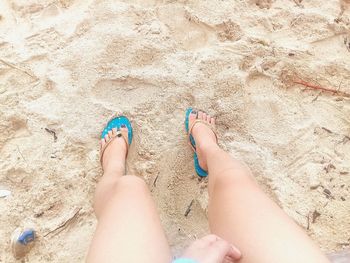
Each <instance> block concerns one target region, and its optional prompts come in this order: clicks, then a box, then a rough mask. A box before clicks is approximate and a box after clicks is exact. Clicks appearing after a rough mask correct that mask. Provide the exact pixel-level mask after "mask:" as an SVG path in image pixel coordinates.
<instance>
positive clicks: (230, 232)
mask: <svg viewBox="0 0 350 263" xmlns="http://www.w3.org/2000/svg"><path fill="white" fill-rule="evenodd" d="M195 118H196V115H195V114H191V115H190V123H191V122H192V121H194V119H195ZM198 118H200V119H204V120H206V121H208V122H209V123H212V122H214V120H213V119H212V118H210V117H209V116H207V115H206V114H205V113H202V112H199V113H198ZM192 135H193V137H194V139H195V141H196V149H197V154H198V158H199V163H200V165H201V167H202V168H204V169H206V170H208V171H209V172H208V173H209V187H208V188H209V225H210V230H211V232H212V233H213V234H216V235H218V236H220V237H221V238H223V239H225V240H227V241H229V242H231V243H233V244H235V245H236V246H237V247H238V248H239V249H240V250H241V252H242V255H243V257H242V259H241V261H240V262H242V263H275V262H276V263H277V262H283V263H328V262H329V261H328V260H327V258H326V257H325V256H324V255H323V254H322V252H321V251H320V249H319V248H317V246H316V245H315V244H314V243H313V242H312V241H311V239H310V238H309V237H308V236H307V235H306V233H304V231H303V230H302V229H301V228H300V227H299V226H298V225H297V224H296V223H295V222H294V221H293V220H292V219H291V218H289V217H288V216H287V215H286V214H285V213H284V212H283V211H282V210H281V209H280V208H279V207H278V206H277V205H276V204H275V203H274V202H273V201H272V200H271V199H270V198H269V197H268V196H267V195H266V194H265V193H264V192H263V191H262V190H261V189H260V188H259V186H258V185H257V183H256V182H255V180H254V178H253V176H252V174H251V172H250V170H249V168H248V167H247V166H246V165H244V164H243V163H241V162H239V161H236V160H234V159H233V158H232V157H231V156H230V155H229V154H228V153H226V152H225V151H223V150H222V149H220V148H219V146H218V145H217V144H216V140H215V136H214V134H213V132H212V131H211V130H210V129H209V128H208V127H207V126H206V125H204V124H201V123H198V124H196V125H195V126H194V128H193V130H192Z"/></svg>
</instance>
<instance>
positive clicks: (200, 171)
mask: <svg viewBox="0 0 350 263" xmlns="http://www.w3.org/2000/svg"><path fill="white" fill-rule="evenodd" d="M194 110H196V109H192V108H188V109H187V110H186V117H185V128H186V132H187V135H188V140H189V145H190V146H191V148H192V150H193V152H194V154H193V161H194V167H195V170H196V173H197V175H198V176H200V177H206V176H208V172H207V171H205V170H204V169H203V168H202V167H201V166H200V165H199V161H198V155H197V153H196V142H195V140H194V138H193V136H192V130H193V127H194V126H195V125H196V124H197V123H203V124H205V125H206V126H208V127H209V128H210V129H211V130H212V131H213V133H214V134H215V137H216V142H217V141H218V137H217V133H216V130H215V127H214V126H213V125H210V124H209V123H207V122H205V121H204V120H199V119H196V120H195V121H194V122H193V123H192V124H191V126H190V125H189V123H190V121H189V119H190V114H191V113H192V111H194ZM196 111H197V112H198V111H199V110H196ZM200 111H202V110H200ZM202 112H205V111H202ZM196 118H198V114H197V117H196Z"/></svg>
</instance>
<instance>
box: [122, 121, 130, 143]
mask: <svg viewBox="0 0 350 263" xmlns="http://www.w3.org/2000/svg"><path fill="white" fill-rule="evenodd" d="M120 132H121V133H122V134H123V136H124V138H126V139H127V140H128V139H129V134H128V128H127V127H126V126H125V125H124V124H122V127H121V128H120Z"/></svg>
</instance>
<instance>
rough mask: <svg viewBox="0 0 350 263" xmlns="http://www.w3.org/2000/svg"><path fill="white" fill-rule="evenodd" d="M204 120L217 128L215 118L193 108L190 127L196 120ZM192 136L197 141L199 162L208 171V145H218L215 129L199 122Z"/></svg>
mask: <svg viewBox="0 0 350 263" xmlns="http://www.w3.org/2000/svg"><path fill="white" fill-rule="evenodd" d="M196 119H198V120H202V121H204V122H206V123H208V124H209V125H210V126H212V127H213V128H215V119H214V118H212V117H211V116H210V115H208V114H206V113H205V112H203V111H198V115H197V111H196V110H193V111H192V112H191V114H190V116H189V127H191V125H192V123H193V122H194V121H195V120H196ZM191 134H192V136H193V138H194V140H195V141H196V153H197V156H198V162H199V165H200V167H201V168H202V169H204V170H205V171H208V165H207V159H206V155H205V151H206V149H208V147H212V146H217V142H216V136H215V134H214V131H212V130H211V129H210V127H208V126H207V125H206V124H204V123H200V122H197V123H196V124H195V125H194V127H193V128H192V133H191Z"/></svg>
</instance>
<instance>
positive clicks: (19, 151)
mask: <svg viewBox="0 0 350 263" xmlns="http://www.w3.org/2000/svg"><path fill="white" fill-rule="evenodd" d="M16 147H17V151H18V153H19V154H20V155H21V157H22V159H23V160H24V161H25V162H26V163H27V160H26V158H24V156H23V154H22V152H21V150H20V149H19V147H18V145H16Z"/></svg>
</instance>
